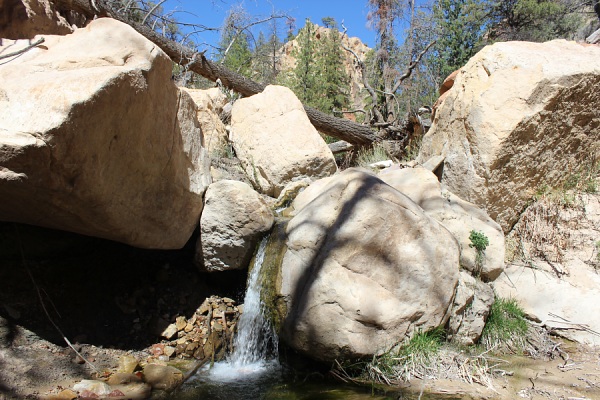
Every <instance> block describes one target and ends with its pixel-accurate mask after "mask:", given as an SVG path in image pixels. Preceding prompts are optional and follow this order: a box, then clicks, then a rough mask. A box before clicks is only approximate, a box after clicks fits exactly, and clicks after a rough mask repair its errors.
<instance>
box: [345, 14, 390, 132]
mask: <svg viewBox="0 0 600 400" xmlns="http://www.w3.org/2000/svg"><path fill="white" fill-rule="evenodd" d="M342 28H344V32H343V33H342V40H340V43H341V45H342V48H343V49H344V50H346V51H347V52H349V53H350V54H352V55H353V56H354V59H355V60H356V63H357V64H358V67H359V68H360V72H361V75H362V81H363V85H364V87H365V89H367V92H369V95H370V96H371V101H372V102H373V103H372V109H373V112H374V113H375V120H376V121H377V122H382V121H384V118H383V114H381V112H380V111H379V109H378V108H377V94H376V93H375V90H373V87H371V85H370V84H369V81H368V79H367V67H366V66H365V63H364V62H363V61H362V60H361V59H360V57H358V54H356V52H354V51H353V50H352V49H351V48H349V47H348V46H346V45H345V44H344V37H345V36H346V32H347V31H348V28H346V27H345V26H344V22H342Z"/></svg>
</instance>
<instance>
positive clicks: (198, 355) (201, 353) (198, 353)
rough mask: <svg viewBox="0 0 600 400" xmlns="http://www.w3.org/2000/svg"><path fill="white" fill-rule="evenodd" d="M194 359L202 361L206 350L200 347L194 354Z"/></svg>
mask: <svg viewBox="0 0 600 400" xmlns="http://www.w3.org/2000/svg"><path fill="white" fill-rule="evenodd" d="M194 358H195V359H197V360H202V359H203V358H204V349H203V348H202V347H198V348H197V349H196V351H195V352H194Z"/></svg>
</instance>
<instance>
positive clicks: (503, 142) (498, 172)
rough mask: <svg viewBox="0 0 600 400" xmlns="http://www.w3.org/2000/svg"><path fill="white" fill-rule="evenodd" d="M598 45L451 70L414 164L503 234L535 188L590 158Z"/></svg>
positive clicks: (541, 48)
mask: <svg viewBox="0 0 600 400" xmlns="http://www.w3.org/2000/svg"><path fill="white" fill-rule="evenodd" d="M599 86H600V47H598V46H582V45H580V44H577V43H574V42H567V41H564V40H555V41H551V42H546V43H529V42H505V43H496V44H494V45H491V46H487V47H485V48H484V49H483V50H482V51H480V52H479V53H477V54H476V55H475V56H474V57H473V58H471V60H470V61H469V62H468V63H467V64H466V65H465V66H464V67H463V68H461V70H460V72H459V73H458V75H457V76H456V80H455V83H454V87H453V88H452V90H450V91H448V92H447V93H448V96H447V97H446V99H445V101H444V102H443V104H442V105H441V106H440V107H439V108H438V110H437V112H436V116H435V119H434V122H433V126H432V127H431V129H430V130H429V132H428V133H427V134H426V135H425V137H424V138H423V145H422V147H421V151H420V154H419V157H418V161H419V162H425V161H427V160H428V159H429V158H431V157H433V156H437V155H442V156H444V157H445V162H444V167H443V178H442V183H443V184H444V185H446V186H447V187H448V189H449V190H451V191H452V192H453V193H455V194H456V195H457V196H459V197H461V198H462V199H464V200H467V201H469V202H472V203H475V204H477V205H478V206H480V207H482V208H484V209H486V210H487V212H488V213H489V215H490V216H491V217H492V218H493V219H494V220H496V221H497V222H498V223H499V224H500V226H501V227H502V228H503V230H504V231H505V232H508V231H509V230H510V228H511V227H512V225H513V224H514V223H515V222H516V220H517V218H518V215H519V214H520V213H521V211H522V210H523V208H524V207H525V206H526V204H527V202H528V201H529V199H531V197H532V195H533V194H534V193H535V192H536V190H538V188H539V187H540V186H542V185H544V184H547V185H549V186H550V187H556V186H558V185H560V184H561V183H562V182H563V181H564V180H565V179H566V178H567V177H568V175H569V173H575V172H577V171H578V169H579V168H580V167H582V166H584V165H585V163H587V162H589V161H590V159H592V158H594V157H596V159H597V158H598V155H599V154H600V129H598V126H599V125H600V113H599V112H598V110H599V108H598V106H597V105H598V104H599V103H600V91H598V90H597V88H598V87H599Z"/></svg>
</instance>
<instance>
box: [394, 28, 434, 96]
mask: <svg viewBox="0 0 600 400" xmlns="http://www.w3.org/2000/svg"><path fill="white" fill-rule="evenodd" d="M435 42H436V41H435V40H434V41H433V42H430V43H429V44H428V45H427V46H425V48H424V49H423V51H421V52H420V53H419V55H418V56H417V58H415V60H414V61H413V62H411V63H410V65H409V66H408V69H407V70H406V72H405V73H404V74H402V75H401V76H400V78H398V82H396V85H395V86H394V89H392V93H396V90H398V88H399V87H400V85H401V84H402V82H403V81H404V80H406V79H407V78H408V77H410V75H411V74H412V72H413V70H414V69H415V68H416V67H417V65H419V62H420V61H421V58H423V56H424V55H425V53H427V51H428V50H429V49H430V48H431V47H432V46H433V45H434V44H435Z"/></svg>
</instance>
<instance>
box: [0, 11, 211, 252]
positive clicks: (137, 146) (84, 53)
mask: <svg viewBox="0 0 600 400" xmlns="http://www.w3.org/2000/svg"><path fill="white" fill-rule="evenodd" d="M45 39H46V42H45V43H44V46H42V47H37V48H34V49H31V50H29V51H28V52H26V53H25V54H23V55H21V56H20V57H17V58H14V59H10V60H8V61H5V62H4V63H3V64H2V65H1V66H0V127H1V128H0V165H1V167H0V197H2V199H3V200H2V202H1V203H0V220H3V221H14V222H22V223H27V224H32V225H39V226H44V227H49V228H56V229H62V230H67V231H72V232H76V233H80V234H85V235H90V236H97V237H102V238H106V239H111V240H115V241H120V242H123V243H127V244H130V245H133V246H138V247H143V248H156V249H175V248H181V247H182V246H183V245H184V244H185V243H186V242H187V241H188V239H189V238H190V237H191V234H192V232H193V231H194V229H195V228H196V227H197V224H198V221H199V218H200V212H201V211H202V195H203V193H204V191H205V188H206V186H208V184H209V179H210V175H209V165H208V162H209V159H208V157H207V156H206V152H205V150H204V148H203V147H202V146H201V144H202V132H201V130H200V127H199V125H198V122H197V120H196V115H195V114H196V107H195V105H194V103H193V101H192V99H191V98H190V97H189V95H188V94H187V93H185V92H181V91H179V89H178V88H177V87H175V85H174V83H173V82H172V81H171V79H170V78H171V68H172V62H171V60H170V59H169V58H168V57H167V56H166V54H165V53H163V52H162V51H161V50H160V49H159V48H158V47H156V45H155V44H153V43H152V42H150V41H149V40H147V39H145V38H144V37H143V36H141V35H140V34H138V33H137V32H136V31H135V30H134V29H133V28H131V27H130V26H128V25H126V24H123V23H121V22H118V21H115V20H113V19H108V18H100V19H97V20H95V21H93V22H91V23H90V24H89V25H88V26H87V27H86V28H82V29H78V30H77V31H75V32H74V33H73V34H70V35H67V36H48V35H46V36H45ZM3 44H4V46H5V48H6V47H10V48H11V51H12V50H16V49H19V48H23V47H25V46H27V44H28V41H26V40H22V41H17V42H10V41H4V43H3Z"/></svg>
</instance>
